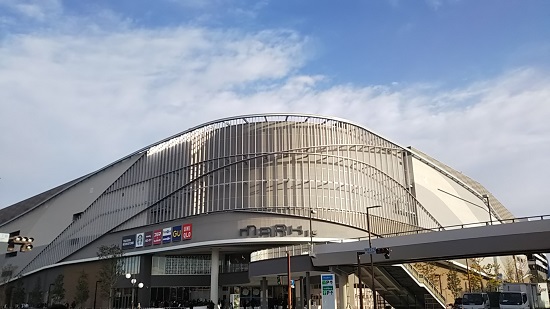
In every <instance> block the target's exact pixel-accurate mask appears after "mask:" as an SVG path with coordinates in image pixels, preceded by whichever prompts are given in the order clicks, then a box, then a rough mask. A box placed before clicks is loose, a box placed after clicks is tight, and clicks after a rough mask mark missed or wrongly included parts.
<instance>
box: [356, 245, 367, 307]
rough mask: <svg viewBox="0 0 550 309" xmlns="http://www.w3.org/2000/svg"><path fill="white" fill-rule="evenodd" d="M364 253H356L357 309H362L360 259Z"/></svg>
mask: <svg viewBox="0 0 550 309" xmlns="http://www.w3.org/2000/svg"><path fill="white" fill-rule="evenodd" d="M363 254H365V252H362V251H360V252H357V278H358V279H359V309H363V282H362V281H361V259H360V256H361V255H363Z"/></svg>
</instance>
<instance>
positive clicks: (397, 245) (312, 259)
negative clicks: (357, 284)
mask: <svg viewBox="0 0 550 309" xmlns="http://www.w3.org/2000/svg"><path fill="white" fill-rule="evenodd" d="M548 239H550V216H537V217H529V218H519V219H513V220H504V221H500V222H494V224H493V222H481V223H475V224H470V225H457V226H448V227H442V228H440V229H437V230H415V231H411V232H407V233H400V234H390V235H379V236H378V237H375V238H373V239H372V241H371V243H372V247H376V248H383V247H388V248H391V254H390V258H389V259H385V258H384V256H383V255H381V254H380V255H377V254H374V255H373V256H372V257H373V263H374V265H375V266H376V267H375V272H374V279H375V280H374V282H375V287H376V290H377V291H378V292H379V293H381V294H382V295H383V297H384V299H385V300H386V301H387V302H388V303H390V304H391V305H392V307H394V308H411V307H412V308H428V307H429V308H444V307H445V302H446V300H445V298H444V297H443V295H441V293H440V291H439V289H438V288H437V287H435V286H434V284H433V283H432V282H430V281H429V280H427V279H426V278H424V277H423V276H422V275H421V274H419V273H417V272H416V270H415V269H414V268H413V267H412V266H411V265H409V263H414V262H422V261H442V260H456V259H461V258H474V257H489V256H505V255H513V254H526V253H543V252H550V241H548ZM295 247H297V248H298V250H296V251H294V252H291V255H295V256H294V257H293V261H292V264H293V265H295V266H296V267H297V268H298V269H296V268H294V269H295V270H296V271H302V272H305V271H310V272H311V273H316V272H317V273H319V272H323V271H325V272H326V271H332V272H334V273H337V274H339V275H345V274H351V273H356V271H357V253H358V252H365V249H366V248H368V247H369V241H368V238H367V237H366V236H365V237H364V238H361V239H341V240H334V241H332V242H329V243H326V244H316V245H315V246H314V247H313V252H309V251H310V250H309V249H310V246H306V245H301V246H295ZM291 250H294V247H285V248H274V249H268V250H264V251H270V252H269V254H268V255H269V256H270V261H267V260H266V261H262V258H259V259H253V260H256V262H253V263H252V264H251V265H250V270H249V271H250V274H251V275H253V276H254V275H256V276H269V272H274V273H275V274H277V273H278V274H280V273H283V272H284V271H285V269H286V262H285V261H284V260H283V257H284V256H285V255H286V252H287V251H291ZM262 254H263V255H265V252H263V253H262ZM262 254H258V256H261V255H262ZM304 255H306V256H304ZM277 257H280V258H279V259H277ZM274 258H275V259H274ZM304 258H307V262H305V260H304ZM277 260H279V261H277ZM360 263H361V264H363V265H365V264H369V263H370V259H369V258H368V255H362V256H361V259H360ZM278 264H280V265H278ZM307 265H309V266H307ZM365 266H366V265H365ZM293 267H294V266H293ZM360 271H361V277H362V279H363V283H364V284H366V285H367V286H369V287H372V282H373V280H372V272H371V270H370V269H369V268H368V267H361V268H360Z"/></svg>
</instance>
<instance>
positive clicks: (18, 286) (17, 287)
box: [12, 279, 27, 305]
mask: <svg viewBox="0 0 550 309" xmlns="http://www.w3.org/2000/svg"><path fill="white" fill-rule="evenodd" d="M26 295H27V292H25V287H23V280H21V279H19V280H17V281H16V282H15V284H14V285H13V292H12V300H13V304H16V305H17V304H22V303H23V302H24V301H25V296H26Z"/></svg>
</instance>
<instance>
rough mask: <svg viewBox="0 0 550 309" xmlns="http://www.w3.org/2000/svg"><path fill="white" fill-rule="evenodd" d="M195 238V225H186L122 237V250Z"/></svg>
mask: <svg viewBox="0 0 550 309" xmlns="http://www.w3.org/2000/svg"><path fill="white" fill-rule="evenodd" d="M192 236H193V225H192V224H191V223H186V224H183V225H176V226H173V227H165V228H163V229H160V230H154V231H147V232H142V233H137V234H133V235H128V236H124V237H122V249H123V250H128V249H134V248H141V247H150V246H156V245H161V244H168V243H171V242H179V241H182V240H189V239H191V237H192Z"/></svg>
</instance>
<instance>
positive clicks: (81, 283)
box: [74, 270, 90, 308]
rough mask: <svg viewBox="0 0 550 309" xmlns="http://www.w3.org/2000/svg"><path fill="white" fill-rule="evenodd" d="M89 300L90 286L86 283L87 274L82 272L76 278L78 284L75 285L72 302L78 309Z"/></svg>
mask: <svg viewBox="0 0 550 309" xmlns="http://www.w3.org/2000/svg"><path fill="white" fill-rule="evenodd" d="M88 298H90V285H89V283H88V274H87V273H86V272H85V271H84V270H83V271H82V272H81V273H80V277H78V283H77V284H76V295H75V298H74V302H75V303H76V305H77V306H78V307H79V308H82V307H83V305H84V304H85V303H86V301H88Z"/></svg>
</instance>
